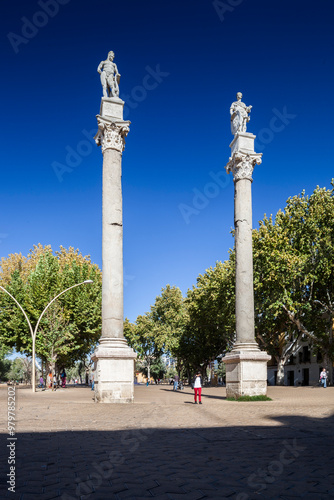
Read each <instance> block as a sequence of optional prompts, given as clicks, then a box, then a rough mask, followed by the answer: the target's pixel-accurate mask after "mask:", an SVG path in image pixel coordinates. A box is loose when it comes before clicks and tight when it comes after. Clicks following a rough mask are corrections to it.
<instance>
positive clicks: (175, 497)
mask: <svg viewBox="0 0 334 500" xmlns="http://www.w3.org/2000/svg"><path fill="white" fill-rule="evenodd" d="M169 495H170V497H171V500H200V499H201V498H205V495H204V494H203V493H202V492H201V491H198V490H197V491H191V492H188V493H184V494H182V495H181V494H179V493H169Z"/></svg>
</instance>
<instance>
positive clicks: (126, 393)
mask: <svg viewBox="0 0 334 500" xmlns="http://www.w3.org/2000/svg"><path fill="white" fill-rule="evenodd" d="M136 356H137V355H136V353H135V352H134V351H133V349H131V347H129V346H128V345H126V342H125V341H124V345H122V344H120V343H119V342H118V345H114V346H107V345H100V346H99V347H98V349H97V351H95V353H94V354H93V356H92V360H93V361H94V364H95V366H94V370H95V371H94V391H95V402H96V403H133V399H134V397H133V388H134V360H135V358H136Z"/></svg>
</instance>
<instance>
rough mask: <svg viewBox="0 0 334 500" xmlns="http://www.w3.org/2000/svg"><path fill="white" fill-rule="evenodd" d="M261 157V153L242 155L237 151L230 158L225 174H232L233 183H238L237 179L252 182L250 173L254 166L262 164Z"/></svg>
mask: <svg viewBox="0 0 334 500" xmlns="http://www.w3.org/2000/svg"><path fill="white" fill-rule="evenodd" d="M261 156H262V153H242V152H240V151H237V152H235V153H233V155H232V156H231V157H230V159H229V162H228V164H227V165H226V167H225V168H226V172H227V173H228V174H229V173H230V172H232V174H233V180H234V181H238V180H239V179H249V180H250V181H252V180H253V178H252V173H253V170H254V167H255V165H260V164H261V163H262V159H261Z"/></svg>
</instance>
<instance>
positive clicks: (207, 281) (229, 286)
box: [177, 252, 235, 378]
mask: <svg viewBox="0 0 334 500" xmlns="http://www.w3.org/2000/svg"><path fill="white" fill-rule="evenodd" d="M234 277H235V264H234V253H233V252H231V255H230V260H229V261H225V262H224V263H221V262H217V263H216V266H215V267H214V268H212V267H210V268H209V269H208V270H207V271H206V272H205V273H204V274H203V275H200V276H199V277H198V278H197V285H196V286H194V287H193V288H192V290H189V291H188V295H187V298H186V306H187V311H188V315H189V319H188V322H187V325H186V328H185V331H184V333H183V335H182V337H181V339H180V344H179V349H178V351H177V356H178V360H179V361H181V360H182V365H183V366H184V367H185V368H186V369H187V371H188V377H189V378H191V373H193V372H194V371H195V370H197V369H198V368H199V367H201V370H202V374H203V376H204V374H205V372H206V368H207V366H208V365H209V363H210V362H211V361H213V360H214V359H215V358H216V357H217V356H219V355H220V354H222V353H224V352H226V351H227V350H229V349H230V347H231V344H232V341H233V338H234V335H235V312H234V310H235V285H234V280H235V278H234Z"/></svg>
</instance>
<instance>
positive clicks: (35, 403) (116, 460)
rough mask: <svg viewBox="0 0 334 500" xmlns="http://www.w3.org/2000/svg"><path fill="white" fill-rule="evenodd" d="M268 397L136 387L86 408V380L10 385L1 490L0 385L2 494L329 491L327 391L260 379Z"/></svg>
mask: <svg viewBox="0 0 334 500" xmlns="http://www.w3.org/2000/svg"><path fill="white" fill-rule="evenodd" d="M268 395H269V396H270V397H271V398H272V401H268V402H231V401H227V400H226V392H225V389H224V388H221V387H218V388H204V389H203V398H202V400H203V404H202V405H194V404H193V391H192V390H191V389H190V388H188V387H186V388H185V389H184V390H183V391H181V392H177V393H175V392H173V391H172V390H171V386H168V385H159V386H149V387H146V386H136V387H135V403H134V404H127V405H126V404H125V405H121V404H120V405H117V404H114V405H111V404H95V403H94V402H93V399H92V397H93V392H92V391H91V390H90V389H89V388H87V387H80V386H78V387H69V388H66V389H60V390H57V391H56V392H51V391H44V392H37V393H36V394H33V393H32V392H31V391H30V390H29V389H26V388H22V389H20V388H17V389H16V419H17V422H16V428H17V433H16V436H15V437H16V438H17V440H16V444H15V454H16V456H15V459H16V464H15V467H16V469H15V474H16V477H15V481H16V492H15V493H12V492H10V491H8V490H7V487H8V485H6V481H7V479H8V477H7V476H6V474H8V472H9V465H8V464H7V457H8V453H9V451H8V450H9V448H7V443H8V442H9V441H8V439H7V438H8V437H9V435H8V431H7V415H6V409H7V387H6V386H4V385H3V386H1V388H0V399H1V456H2V465H3V466H2V467H1V495H0V496H1V498H12V499H20V500H38V499H40V500H51V499H53V498H61V499H62V500H71V499H91V500H100V499H101V500H102V499H115V500H123V499H124V500H125V499H143V498H156V499H159V500H178V499H185V500H200V499H206V498H208V499H217V500H218V499H224V498H228V499H232V500H248V499H259V498H263V499H271V500H278V499H280V500H295V499H299V498H302V499H307V500H325V499H326V500H327V499H329V498H334V460H333V459H334V446H333V445H334V442H333V441H334V440H333V431H334V388H332V387H330V388H327V389H323V388H320V387H269V388H268Z"/></svg>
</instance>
